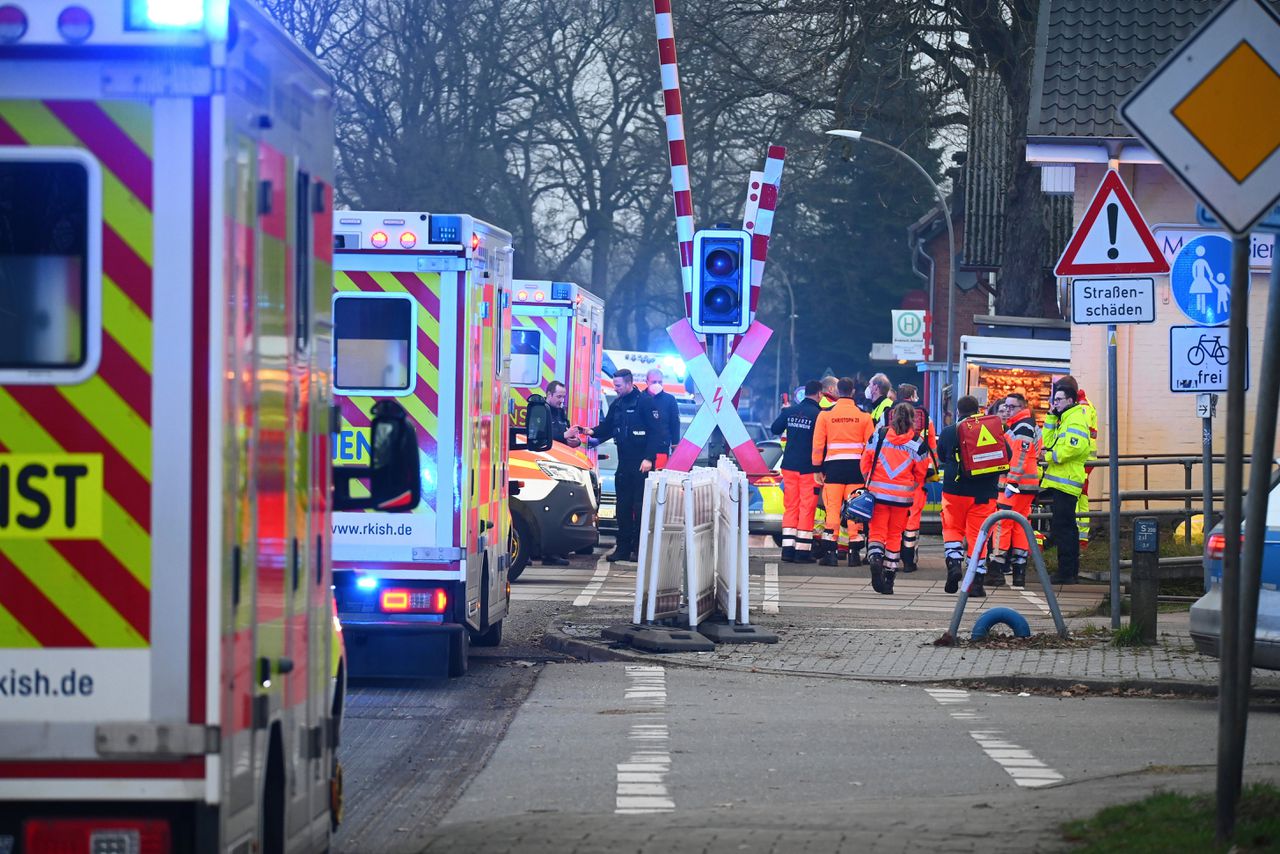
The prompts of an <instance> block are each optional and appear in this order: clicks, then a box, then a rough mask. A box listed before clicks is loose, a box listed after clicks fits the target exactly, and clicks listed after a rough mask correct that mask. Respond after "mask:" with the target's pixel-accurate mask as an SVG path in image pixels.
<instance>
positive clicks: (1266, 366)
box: [1231, 262, 1280, 767]
mask: <svg viewBox="0 0 1280 854" xmlns="http://www.w3.org/2000/svg"><path fill="white" fill-rule="evenodd" d="M1232 284H1233V286H1234V281H1233V282H1232ZM1233 289H1234V288H1233ZM1231 314H1232V317H1233V319H1234V316H1235V305H1234V304H1233V305H1232V308H1231ZM1263 336H1264V337H1263V344H1262V364H1261V366H1260V370H1259V371H1258V373H1259V376H1258V381H1257V383H1258V384H1257V389H1256V394H1257V409H1256V411H1255V413H1254V425H1253V454H1252V458H1251V460H1250V466H1249V492H1248V494H1247V495H1246V496H1245V499H1244V500H1245V517H1244V522H1245V525H1244V555H1243V557H1242V559H1241V561H1240V643H1239V651H1238V652H1237V655H1238V656H1239V657H1238V659H1237V661H1236V673H1237V676H1236V679H1237V681H1238V683H1239V684H1238V686H1237V687H1238V690H1239V691H1240V696H1239V697H1238V698H1237V701H1236V726H1237V728H1238V729H1239V738H1240V742H1239V745H1238V747H1239V750H1240V753H1241V756H1240V765H1241V767H1243V765H1244V756H1243V753H1244V747H1245V739H1246V737H1247V736H1248V731H1249V693H1250V683H1251V681H1252V676H1253V634H1254V631H1255V630H1256V629H1257V625H1258V589H1259V586H1260V585H1261V583H1262V545H1263V541H1264V540H1265V539H1266V533H1267V531H1266V524H1267V498H1268V493H1269V492H1270V488H1271V461H1272V458H1273V457H1274V455H1275V443H1276V414H1277V410H1278V409H1280V263H1275V262H1273V263H1272V265H1271V289H1270V290H1269V291H1268V294H1267V322H1266V325H1265V326H1264V327H1263ZM1245 358H1248V355H1247V354H1246V356H1245Z"/></svg>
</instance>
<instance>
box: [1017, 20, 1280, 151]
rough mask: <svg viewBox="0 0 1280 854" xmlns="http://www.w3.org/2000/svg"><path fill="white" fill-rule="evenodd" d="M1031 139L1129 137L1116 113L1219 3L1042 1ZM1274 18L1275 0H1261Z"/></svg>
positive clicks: (1029, 120) (1028, 123) (1030, 127)
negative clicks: (1271, 7) (1043, 7)
mask: <svg viewBox="0 0 1280 854" xmlns="http://www.w3.org/2000/svg"><path fill="white" fill-rule="evenodd" d="M1042 2H1043V3H1044V4H1045V5H1046V6H1047V8H1045V9H1042V10H1041V17H1040V27H1041V28H1042V29H1044V32H1042V33H1041V34H1040V38H1039V40H1038V44H1037V47H1036V59H1035V61H1036V66H1037V67H1036V69H1035V71H1036V74H1035V80H1036V81H1037V82H1038V84H1037V85H1038V91H1035V92H1033V93H1032V101H1031V112H1030V115H1029V116H1028V120H1027V133H1028V135H1030V136H1071V137H1131V136H1133V133H1132V132H1131V131H1130V130H1129V128H1128V127H1127V126H1126V125H1125V124H1124V123H1123V122H1122V121H1121V120H1120V116H1119V112H1118V110H1117V108H1118V107H1119V106H1120V103H1121V102H1122V101H1123V100H1124V99H1125V97H1126V96H1128V94H1129V93H1130V92H1132V91H1133V89H1134V88H1136V87H1137V85H1138V84H1139V83H1140V82H1141V81H1142V80H1143V79H1145V78H1146V76H1147V75H1148V74H1150V73H1151V72H1152V71H1153V70H1155V67H1156V66H1157V65H1159V64H1160V62H1161V61H1162V60H1163V59H1164V58H1165V57H1166V56H1168V55H1169V54H1170V53H1172V52H1173V50H1174V49H1175V48H1176V47H1177V46H1178V44H1179V43H1181V42H1182V41H1183V40H1184V39H1186V38H1187V37H1188V36H1190V35H1191V33H1192V32H1193V31H1194V30H1195V28H1196V27H1197V26H1198V25H1199V24H1200V22H1201V21H1203V20H1204V19H1205V18H1207V17H1208V16H1209V13H1210V12H1212V11H1213V9H1214V8H1215V7H1216V6H1217V5H1218V0H1042ZM1267 2H1268V3H1269V4H1270V5H1272V6H1273V8H1276V9H1277V10H1278V11H1280V0H1267Z"/></svg>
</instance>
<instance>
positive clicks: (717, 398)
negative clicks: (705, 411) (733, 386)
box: [711, 386, 724, 412]
mask: <svg viewBox="0 0 1280 854" xmlns="http://www.w3.org/2000/svg"><path fill="white" fill-rule="evenodd" d="M711 402H712V403H714V404H715V405H716V412H719V411H720V404H721V403H723V402H724V388H723V387H721V386H716V393H715V394H714V395H713V396H712V398H711Z"/></svg>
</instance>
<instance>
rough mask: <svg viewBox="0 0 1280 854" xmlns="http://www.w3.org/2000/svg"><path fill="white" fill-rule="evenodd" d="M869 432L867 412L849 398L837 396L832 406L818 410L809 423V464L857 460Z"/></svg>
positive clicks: (870, 424)
mask: <svg viewBox="0 0 1280 854" xmlns="http://www.w3.org/2000/svg"><path fill="white" fill-rule="evenodd" d="M873 433H875V424H874V422H873V421H872V420H871V416H870V415H868V414H867V413H865V412H863V411H862V410H861V409H859V408H858V404H856V403H854V402H853V399H852V398H848V397H842V398H840V399H839V400H837V401H836V405H835V406H833V407H831V408H830V409H825V410H823V411H822V412H820V413H819V414H818V420H817V422H816V423H815V424H814V425H813V464H814V465H815V466H821V465H822V464H823V463H834V462H840V461H847V462H857V461H858V460H860V459H861V458H862V451H863V449H864V448H866V446H867V440H868V439H870V438H871V436H872V434H873Z"/></svg>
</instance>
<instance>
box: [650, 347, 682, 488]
mask: <svg viewBox="0 0 1280 854" xmlns="http://www.w3.org/2000/svg"><path fill="white" fill-rule="evenodd" d="M665 379H666V377H665V376H663V374H662V371H661V370H659V369H658V368H650V369H649V372H648V373H647V374H645V376H644V381H645V389H644V390H645V394H647V395H648V397H649V406H650V409H651V410H652V411H651V412H650V419H651V420H650V422H649V423H650V425H651V426H652V427H653V429H651V430H650V431H649V438H650V440H651V441H652V442H653V444H654V445H655V446H656V449H657V458H656V459H655V460H654V465H655V466H656V467H657V468H664V467H665V466H666V464H667V457H668V456H669V455H670V454H671V452H672V451H673V450H674V449H675V446H676V445H677V444H678V443H679V442H680V407H679V404H677V403H676V399H675V396H674V395H672V394H671V393H670V392H668V391H664V390H663V388H662V383H663V381H664V380H665Z"/></svg>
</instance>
